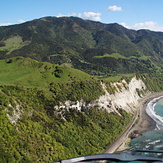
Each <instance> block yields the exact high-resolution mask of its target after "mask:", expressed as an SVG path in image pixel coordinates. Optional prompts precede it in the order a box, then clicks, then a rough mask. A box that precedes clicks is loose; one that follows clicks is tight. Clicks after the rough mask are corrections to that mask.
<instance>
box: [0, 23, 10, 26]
mask: <svg viewBox="0 0 163 163" xmlns="http://www.w3.org/2000/svg"><path fill="white" fill-rule="evenodd" d="M12 24H13V23H0V26H8V25H12Z"/></svg>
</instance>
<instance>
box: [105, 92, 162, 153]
mask: <svg viewBox="0 0 163 163" xmlns="http://www.w3.org/2000/svg"><path fill="white" fill-rule="evenodd" d="M162 95H163V92H158V93H152V94H149V95H147V96H145V97H143V98H142V99H140V104H139V106H138V107H137V108H138V110H137V113H136V114H138V115H137V116H136V115H135V116H136V117H137V118H136V120H138V122H137V123H134V126H133V127H131V128H130V129H129V130H125V131H124V133H123V134H122V135H121V136H120V137H119V138H117V140H116V141H115V142H113V144H112V145H111V146H110V147H108V148H107V149H106V150H105V152H104V153H115V152H120V151H123V150H125V149H127V148H128V145H127V144H126V143H127V141H129V139H132V138H135V137H138V136H140V135H142V134H143V133H145V132H147V131H152V130H154V129H155V128H156V122H155V121H154V120H153V119H152V118H151V117H150V116H149V115H148V114H147V113H146V107H147V104H148V103H149V102H150V101H151V100H152V99H154V98H157V97H159V96H162ZM117 142H118V143H117Z"/></svg>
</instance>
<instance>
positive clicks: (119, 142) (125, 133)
mask: <svg viewBox="0 0 163 163" xmlns="http://www.w3.org/2000/svg"><path fill="white" fill-rule="evenodd" d="M140 111H141V109H140V107H139V109H138V110H137V112H136V114H135V115H134V117H133V119H132V121H131V123H130V124H129V125H128V127H127V128H126V129H125V131H123V133H122V134H121V135H120V136H119V137H118V138H117V139H116V140H115V141H114V142H113V143H112V144H111V145H110V146H109V147H108V148H107V149H106V150H105V151H104V152H103V153H114V152H115V151H116V149H117V148H118V147H120V146H121V145H122V144H123V143H124V142H126V139H127V138H128V135H129V134H130V131H131V129H132V127H133V126H134V125H135V123H136V121H137V119H138V117H139V116H140V115H141V114H140Z"/></svg>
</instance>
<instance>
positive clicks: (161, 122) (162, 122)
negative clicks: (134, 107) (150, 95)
mask: <svg viewBox="0 0 163 163" xmlns="http://www.w3.org/2000/svg"><path fill="white" fill-rule="evenodd" d="M161 98H163V96H160V97H157V98H154V99H153V100H151V101H150V102H149V103H148V104H147V107H146V112H147V114H148V115H149V116H150V117H151V118H152V119H153V120H154V121H155V122H156V127H157V129H158V130H163V117H161V116H159V115H158V114H156V112H155V110H154V107H155V105H156V102H157V101H158V100H159V99H161Z"/></svg>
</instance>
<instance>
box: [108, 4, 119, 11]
mask: <svg viewBox="0 0 163 163" xmlns="http://www.w3.org/2000/svg"><path fill="white" fill-rule="evenodd" d="M108 11H122V7H118V6H116V5H114V6H109V7H108Z"/></svg>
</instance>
